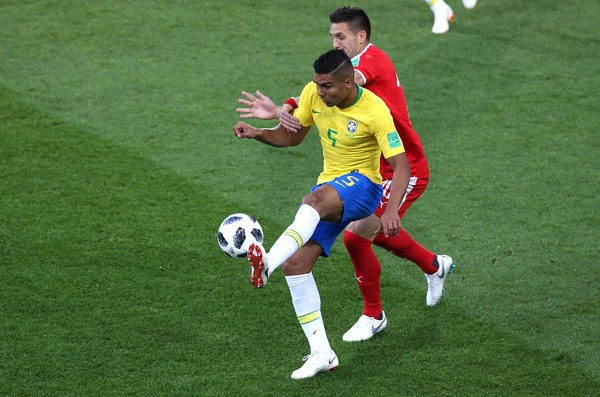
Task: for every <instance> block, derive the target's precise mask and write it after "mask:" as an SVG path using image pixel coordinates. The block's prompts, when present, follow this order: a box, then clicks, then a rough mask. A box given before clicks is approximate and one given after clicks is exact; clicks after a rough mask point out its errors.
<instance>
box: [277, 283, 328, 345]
mask: <svg viewBox="0 0 600 397" xmlns="http://www.w3.org/2000/svg"><path fill="white" fill-rule="evenodd" d="M285 280H286V281H287V283H288V287H289V288H290V293H291V294H292V303H293V304H294V309H295V310H296V316H297V317H298V321H299V322H300V325H301V326H302V330H303V331H304V335H306V339H308V344H309V345H310V352H311V354H312V353H314V352H317V351H318V352H321V353H326V352H329V351H331V346H330V345H329V339H327V334H326V333H325V325H324V324H323V318H322V317H321V296H320V295H319V290H318V289H317V283H315V279H314V277H313V275H312V273H308V274H301V275H298V276H286V277H285Z"/></svg>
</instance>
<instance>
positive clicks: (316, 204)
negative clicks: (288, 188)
mask: <svg viewBox="0 0 600 397" xmlns="http://www.w3.org/2000/svg"><path fill="white" fill-rule="evenodd" d="M302 204H306V205H310V206H311V207H313V208H314V209H316V210H317V211H319V208H320V207H321V200H320V199H319V197H317V196H316V195H315V194H314V193H311V194H308V195H306V196H304V197H303V198H302Z"/></svg>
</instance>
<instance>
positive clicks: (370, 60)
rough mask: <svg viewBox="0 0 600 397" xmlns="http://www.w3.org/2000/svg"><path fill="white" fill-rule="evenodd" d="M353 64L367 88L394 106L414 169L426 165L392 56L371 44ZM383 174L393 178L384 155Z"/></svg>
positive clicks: (382, 158) (396, 122)
mask: <svg viewBox="0 0 600 397" xmlns="http://www.w3.org/2000/svg"><path fill="white" fill-rule="evenodd" d="M352 65H353V66H354V70H356V71H358V72H359V73H360V74H361V75H362V76H363V78H364V80H365V84H364V87H365V88H367V89H369V90H371V91H373V92H374V93H375V94H376V95H377V96H378V97H380V98H381V99H383V101H384V102H385V104H386V105H387V107H388V108H389V109H390V112H391V113H392V117H393V119H394V124H395V126H396V130H397V131H398V134H400V138H401V139H402V143H403V144H404V149H405V150H406V157H407V159H408V162H409V164H410V168H411V170H414V169H415V167H417V165H418V164H419V163H425V164H426V161H427V160H426V159H425V151H424V150H423V145H422V144H421V138H419V135H418V134H417V133H416V132H415V130H413V128H412V123H411V122H410V118H409V116H408V108H407V107H406V98H405V96H404V90H402V86H401V85H400V80H399V79H398V75H397V74H396V69H395V68H394V64H393V63H392V60H391V59H390V57H389V56H388V55H387V54H386V53H385V52H383V51H382V50H380V49H379V48H377V47H375V45H373V44H369V45H368V46H367V48H365V49H364V50H363V52H361V53H360V54H358V55H356V56H355V57H354V58H352ZM380 173H381V176H382V177H383V179H384V180H385V179H392V174H393V169H392V167H391V166H390V165H389V163H388V162H387V161H386V160H385V158H384V157H383V156H381V164H380Z"/></svg>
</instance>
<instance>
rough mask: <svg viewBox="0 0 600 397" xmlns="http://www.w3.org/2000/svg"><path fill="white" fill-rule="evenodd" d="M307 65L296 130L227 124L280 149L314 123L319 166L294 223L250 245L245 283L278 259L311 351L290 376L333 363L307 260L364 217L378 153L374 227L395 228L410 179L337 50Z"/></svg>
mask: <svg viewBox="0 0 600 397" xmlns="http://www.w3.org/2000/svg"><path fill="white" fill-rule="evenodd" d="M313 66H314V71H315V73H314V80H313V81H312V82H310V83H308V84H307V85H306V87H305V88H304V90H303V91H302V94H301V95H300V103H299V106H298V109H297V110H296V113H295V116H296V117H297V118H298V119H299V120H300V124H301V125H302V128H301V129H300V131H299V132H298V133H296V134H289V133H288V132H287V131H286V130H285V128H283V127H282V126H281V125H277V126H276V127H274V128H271V129H266V128H262V129H259V128H255V127H252V126H250V125H248V124H246V123H244V122H240V123H238V124H237V125H236V126H235V127H234V128H233V129H234V132H235V134H236V136H237V137H238V138H250V139H255V140H258V141H260V142H262V143H265V144H268V145H271V146H277V147H285V146H295V145H298V144H300V143H301V142H302V141H303V140H304V138H305V137H306V135H307V134H308V132H309V130H310V128H311V126H312V125H313V124H314V125H316V126H317V129H318V131H319V136H320V139H321V146H322V148H323V158H324V162H323V172H322V173H321V174H320V175H319V178H318V180H317V185H316V186H315V187H313V189H312V190H311V193H310V194H308V195H307V196H305V197H304V198H303V200H302V205H301V206H300V208H299V209H298V212H297V213H296V216H295V219H294V222H293V223H292V224H291V225H290V226H289V227H288V228H287V229H286V230H285V232H284V233H283V234H282V235H281V236H280V237H279V238H278V239H277V241H275V244H273V246H272V247H271V250H270V251H269V252H268V253H267V252H265V250H264V248H263V247H261V246H260V245H252V246H250V252H249V253H248V259H249V261H250V263H251V266H252V268H253V269H252V275H251V282H252V283H253V284H254V286H255V287H258V288H260V287H262V286H264V285H265V284H266V282H267V280H268V276H269V275H270V274H271V273H272V272H273V271H274V270H275V269H276V268H278V267H279V266H281V265H282V264H283V271H284V273H285V276H286V281H287V283H288V286H289V288H290V292H291V295H292V303H293V305H294V309H295V311H296V315H297V317H298V321H299V322H300V324H301V326H302V329H303V331H304V334H305V335H306V338H307V339H308V343H309V345H310V350H311V352H310V355H308V356H306V357H305V363H304V365H303V366H302V367H301V368H299V369H297V370H296V371H294V372H293V373H292V378H294V379H302V378H309V377H312V376H314V375H316V374H317V373H319V372H322V371H330V370H332V369H335V368H337V366H338V358H337V355H336V354H335V352H334V351H333V350H332V349H331V346H330V344H329V340H328V338H327V334H326V333H325V326H324V324H323V319H322V317H321V298H320V296H319V291H318V289H317V285H316V283H315V280H314V278H313V275H312V268H313V266H314V264H315V263H316V261H317V259H318V258H319V256H325V257H327V256H329V253H330V250H331V247H332V245H333V243H334V242H335V239H336V237H337V236H338V235H339V234H340V233H341V232H342V231H343V230H344V229H345V228H346V226H348V224H350V222H353V221H357V220H360V219H362V218H366V217H368V216H369V215H371V214H372V213H373V212H374V211H375V209H376V208H377V206H378V205H379V202H380V198H381V195H382V187H381V182H382V180H381V175H380V174H379V158H380V154H381V153H383V155H384V156H385V158H386V159H387V161H388V162H389V163H390V165H391V166H392V168H393V169H394V176H393V179H392V182H391V189H390V192H391V194H390V198H389V203H390V204H389V205H388V207H387V209H386V210H385V212H384V213H383V215H382V216H381V218H380V229H382V230H383V232H384V233H385V234H386V235H396V234H398V232H399V231H400V226H401V225H400V217H399V215H398V211H397V208H398V207H399V206H400V202H401V200H402V198H403V196H404V193H405V191H406V187H407V185H408V181H409V178H410V168H409V165H408V161H407V159H406V154H405V152H404V146H403V144H402V141H401V140H400V136H399V135H398V132H397V131H396V129H395V126H394V122H393V120H392V116H391V114H390V111H389V109H388V108H387V106H386V105H385V103H384V102H383V100H381V99H380V98H379V97H377V96H376V95H375V94H373V93H372V92H370V91H369V90H367V89H364V88H361V87H359V86H358V85H357V84H355V83H354V68H353V66H352V62H351V60H350V58H349V57H348V55H346V53H345V52H344V51H343V50H340V49H334V50H330V51H328V52H326V53H325V54H323V55H321V56H320V57H319V58H318V59H317V60H316V61H315V63H314V65H313ZM373 231H374V230H373ZM373 231H372V232H373Z"/></svg>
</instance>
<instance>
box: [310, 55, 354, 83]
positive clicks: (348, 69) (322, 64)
mask: <svg viewBox="0 0 600 397" xmlns="http://www.w3.org/2000/svg"><path fill="white" fill-rule="evenodd" d="M313 67H314V69H315V73H316V74H329V73H331V74H332V75H333V76H334V77H336V78H337V77H339V76H341V77H343V78H347V77H353V76H354V67H353V66H352V60H351V59H350V57H349V56H348V55H347V54H346V53H345V52H344V50H341V49H333V50H329V51H327V52H326V53H325V54H323V55H321V56H320V57H319V58H317V60H316V61H315V63H313Z"/></svg>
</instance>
